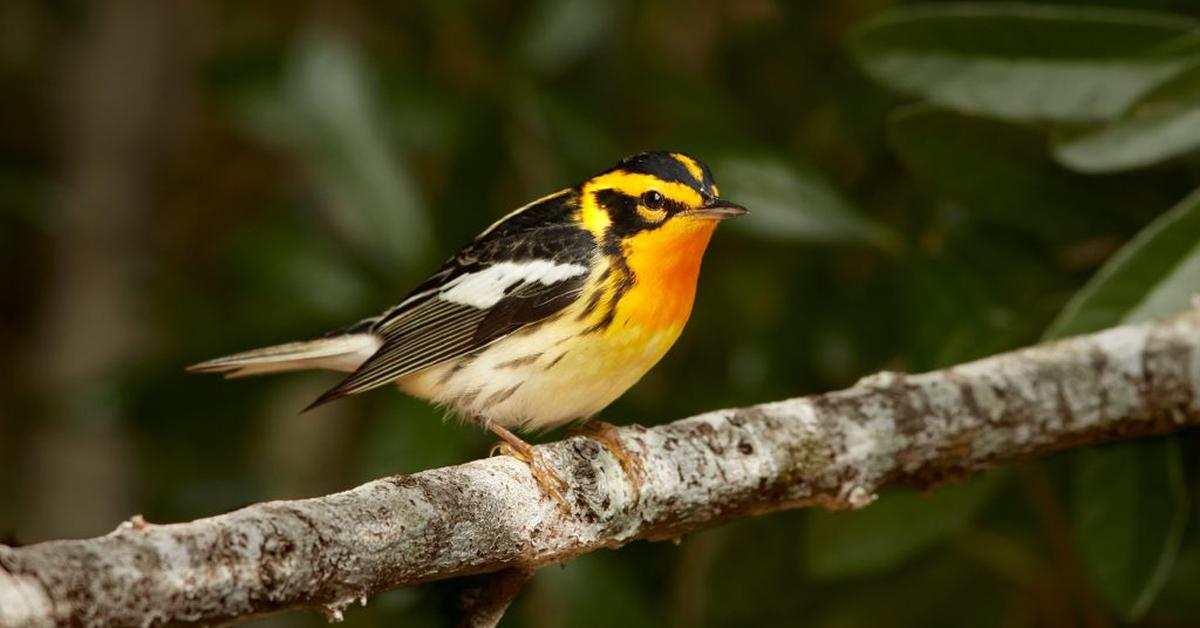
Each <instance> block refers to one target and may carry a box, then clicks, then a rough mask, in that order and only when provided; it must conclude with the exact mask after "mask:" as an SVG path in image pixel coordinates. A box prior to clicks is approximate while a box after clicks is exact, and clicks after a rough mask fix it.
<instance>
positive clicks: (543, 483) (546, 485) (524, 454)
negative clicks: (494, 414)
mask: <svg viewBox="0 0 1200 628" xmlns="http://www.w3.org/2000/svg"><path fill="white" fill-rule="evenodd" d="M487 428H488V429H489V430H491V431H492V432H493V433H495V434H496V436H499V437H500V439H501V440H500V442H498V443H496V445H495V446H493V447H492V455H495V454H497V453H500V454H504V455H505V456H512V457H513V458H516V459H517V460H520V461H521V462H524V463H525V464H526V465H528V466H529V472H530V473H531V474H533V479H534V480H535V481H536V482H537V483H538V486H539V487H541V489H542V492H543V493H545V494H546V495H549V496H550V497H552V498H554V501H556V502H558V507H559V508H560V509H561V510H562V511H563V513H564V514H570V513H571V506H570V504H568V503H567V499H566V498H565V497H563V494H562V492H563V491H565V490H567V483H566V482H564V481H563V479H562V478H561V477H559V475H558V473H556V472H555V471H554V469H553V468H552V467H551V466H550V465H548V464H546V462H545V461H544V460H542V457H541V456H539V455H538V453H537V451H536V450H535V449H534V448H533V446H532V445H530V444H529V443H527V442H525V441H523V440H521V439H520V438H518V437H517V435H516V434H513V433H512V432H510V431H508V430H507V429H505V428H503V427H501V426H499V425H496V424H495V423H489V424H488V426H487Z"/></svg>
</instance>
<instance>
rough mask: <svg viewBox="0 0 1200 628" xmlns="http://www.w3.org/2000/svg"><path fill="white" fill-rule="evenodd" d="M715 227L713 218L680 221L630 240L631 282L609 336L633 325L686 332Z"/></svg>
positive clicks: (628, 263) (627, 249)
mask: <svg viewBox="0 0 1200 628" xmlns="http://www.w3.org/2000/svg"><path fill="white" fill-rule="evenodd" d="M715 227H716V222H715V221H711V220H689V219H675V220H671V221H669V222H668V223H667V224H665V225H663V226H662V227H659V228H658V229H654V230H651V231H647V232H644V233H641V234H638V235H636V236H633V237H632V238H630V239H628V240H627V241H626V242H625V243H624V245H623V249H624V253H625V264H626V266H627V267H628V270H629V273H630V275H631V277H630V279H631V281H632V284H631V285H630V286H629V288H628V289H627V291H626V293H625V294H623V295H621V296H620V298H619V300H617V302H616V308H615V316H614V317H613V323H614V324H613V325H612V326H610V327H609V329H608V332H609V333H618V334H619V333H622V328H629V327H634V328H643V329H644V330H646V331H650V332H657V331H659V330H668V329H672V328H677V329H678V330H682V329H683V325H684V324H685V323H687V320H688V317H689V316H690V315H691V313H692V303H693V302H694V301H695V298H696V281H697V279H698V278H699V275H700V261H701V260H702V259H703V257H704V250H705V248H706V247H707V246H708V241H709V239H710V238H711V237H712V232H713V229H714V228H715Z"/></svg>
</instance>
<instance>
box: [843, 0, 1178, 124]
mask: <svg viewBox="0 0 1200 628" xmlns="http://www.w3.org/2000/svg"><path fill="white" fill-rule="evenodd" d="M1197 24H1198V23H1197V21H1195V20H1192V19H1190V18H1187V17H1183V16H1179V15H1172V14H1167V13H1152V12H1146V11H1134V10H1120V9H1107V8H1093V7H1078V6H1046V5H1035V4H1019V3H1012V4H938V5H918V6H905V7H899V8H896V9H893V10H890V11H887V12H884V13H882V14H881V15H879V16H877V17H876V18H874V19H871V20H868V21H867V22H866V23H865V24H863V25H862V26H861V27H860V28H859V29H858V30H857V31H856V32H855V33H854V36H853V40H852V45H853V50H854V53H855V55H856V57H857V59H858V61H859V63H860V64H861V65H862V67H863V68H864V69H865V70H866V72H867V73H868V74H870V75H871V76H872V77H873V78H875V79H876V80H878V81H880V82H881V83H883V84H885V85H888V86H889V87H892V88H893V89H895V90H897V91H900V92H903V93H907V94H912V95H916V96H919V97H922V98H926V99H928V100H930V101H932V102H934V103H937V104H940V105H943V106H946V107H949V108H953V109H958V110H961V111H966V112H974V113H981V114H988V115H994V116H999V117H1005V118H1015V119H1022V120H1075V121H1084V120H1103V119H1108V118H1111V117H1113V116H1116V115H1118V114H1119V113H1121V112H1122V111H1124V110H1125V109H1126V108H1127V107H1128V106H1129V105H1130V103H1132V102H1133V101H1134V100H1135V99H1136V98H1137V97H1138V96H1139V95H1140V94H1141V93H1142V92H1144V91H1145V90H1146V89H1147V88H1149V87H1151V86H1153V85H1155V84H1158V83H1160V82H1162V81H1163V80H1164V79H1166V78H1168V77H1170V76H1172V75H1174V74H1176V73H1178V72H1179V71H1180V70H1182V69H1183V68H1184V67H1185V66H1186V65H1187V58H1188V55H1189V54H1192V50H1191V48H1189V47H1180V46H1173V45H1172V44H1173V43H1174V42H1175V41H1176V40H1177V39H1179V38H1182V37H1184V36H1185V35H1186V34H1187V33H1188V31H1189V30H1191V29H1194V28H1196V27H1197ZM1181 48H1182V49H1181ZM1167 50H1170V51H1171V52H1170V53H1168V52H1166V51H1167Z"/></svg>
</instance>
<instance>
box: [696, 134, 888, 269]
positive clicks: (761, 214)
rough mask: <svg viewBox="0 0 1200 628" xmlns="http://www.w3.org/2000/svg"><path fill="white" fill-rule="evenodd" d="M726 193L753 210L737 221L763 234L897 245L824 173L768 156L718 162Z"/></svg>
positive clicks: (722, 159) (885, 245)
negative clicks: (825, 176)
mask: <svg viewBox="0 0 1200 628" xmlns="http://www.w3.org/2000/svg"><path fill="white" fill-rule="evenodd" d="M712 168H713V169H714V171H716V172H717V173H719V175H720V180H719V181H718V184H719V185H720V187H721V196H722V197H724V198H728V199H730V200H732V201H734V202H736V203H740V204H742V205H745V206H746V207H748V208H750V214H749V215H747V216H745V217H744V218H739V219H738V220H736V221H733V222H732V223H731V224H733V225H736V226H737V228H738V229H741V230H743V231H746V232H749V233H753V234H755V235H758V236H762V237H767V238H773V239H782V240H795V241H801V242H866V243H871V244H875V245H878V246H881V247H885V248H886V247H890V246H894V245H895V242H896V239H895V236H894V235H893V234H892V233H891V232H889V231H887V230H886V229H885V228H884V227H882V226H880V225H878V224H875V223H873V222H871V221H870V220H867V219H866V218H864V217H863V216H862V215H861V214H860V213H859V212H858V210H857V209H856V208H855V207H854V206H853V205H851V204H850V202H849V201H848V200H846V198H845V197H843V196H842V195H841V194H840V193H839V192H838V191H837V190H836V189H834V187H833V186H832V185H831V184H830V183H829V182H828V181H826V180H825V179H824V177H822V176H821V175H819V174H818V173H816V172H815V171H812V170H805V169H801V168H797V167H794V166H792V165H790V164H788V163H786V162H784V161H782V160H779V159H775V158H772V157H764V156H745V155H742V156H730V157H724V158H721V159H717V160H715V161H713V163H712Z"/></svg>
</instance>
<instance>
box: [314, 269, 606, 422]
mask: <svg viewBox="0 0 1200 628" xmlns="http://www.w3.org/2000/svg"><path fill="white" fill-rule="evenodd" d="M587 274H588V267H587V265H585V264H583V263H564V262H558V261H552V260H546V259H529V260H523V261H504V262H498V263H493V264H491V265H488V266H485V267H482V268H478V269H476V270H472V271H465V270H461V269H460V270H459V271H458V272H453V273H444V274H442V277H443V278H442V283H441V285H440V286H429V285H428V282H427V284H426V285H424V286H422V288H424V290H422V288H418V290H417V291H415V292H414V294H413V295H412V296H410V297H409V298H408V299H406V300H405V302H404V303H403V304H401V306H399V307H397V308H394V309H393V310H391V311H389V312H388V313H387V314H386V315H384V316H383V317H381V318H380V319H379V320H378V321H376V322H375V325H374V329H373V330H372V331H373V333H375V334H377V335H378V336H380V337H381V338H382V339H383V344H382V345H381V346H380V348H379V350H378V351H377V352H376V353H375V354H374V355H372V356H371V357H370V358H368V359H367V361H366V362H364V363H363V364H362V366H360V367H359V368H358V370H356V371H354V372H353V373H352V374H350V376H349V377H347V378H346V379H345V380H344V381H342V383H340V384H338V385H337V386H336V387H334V388H332V389H331V390H329V391H328V392H326V393H325V394H324V395H321V397H320V398H318V399H317V400H316V401H315V402H313V404H312V406H309V407H315V406H318V405H321V404H323V403H326V402H328V401H332V400H334V399H338V398H340V397H345V396H347V395H353V394H356V393H360V392H363V391H366V390H370V389H372V388H376V387H379V386H382V385H384V384H387V383H389V382H392V381H395V380H396V379H397V378H400V377H404V376H405V375H408V374H411V373H414V372H416V371H419V370H421V369H424V368H428V367H430V366H434V365H437V364H440V363H442V362H446V361H448V360H453V359H455V358H458V357H462V356H464V355H467V354H469V353H471V352H473V351H476V350H478V349H480V348H483V347H485V346H487V345H489V344H491V343H493V342H495V341H497V340H499V339H501V338H503V337H505V336H507V335H509V334H511V333H513V332H514V331H516V330H518V329H521V328H522V327H526V326H528V325H532V324H536V323H538V322H541V321H545V320H547V319H548V318H550V317H551V316H553V315H554V314H556V313H557V312H559V311H560V310H562V309H563V308H564V307H566V306H567V305H569V304H570V303H571V302H573V301H575V300H576V299H577V298H578V296H579V294H580V292H581V291H582V290H583V287H584V285H585V283H586V280H587Z"/></svg>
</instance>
